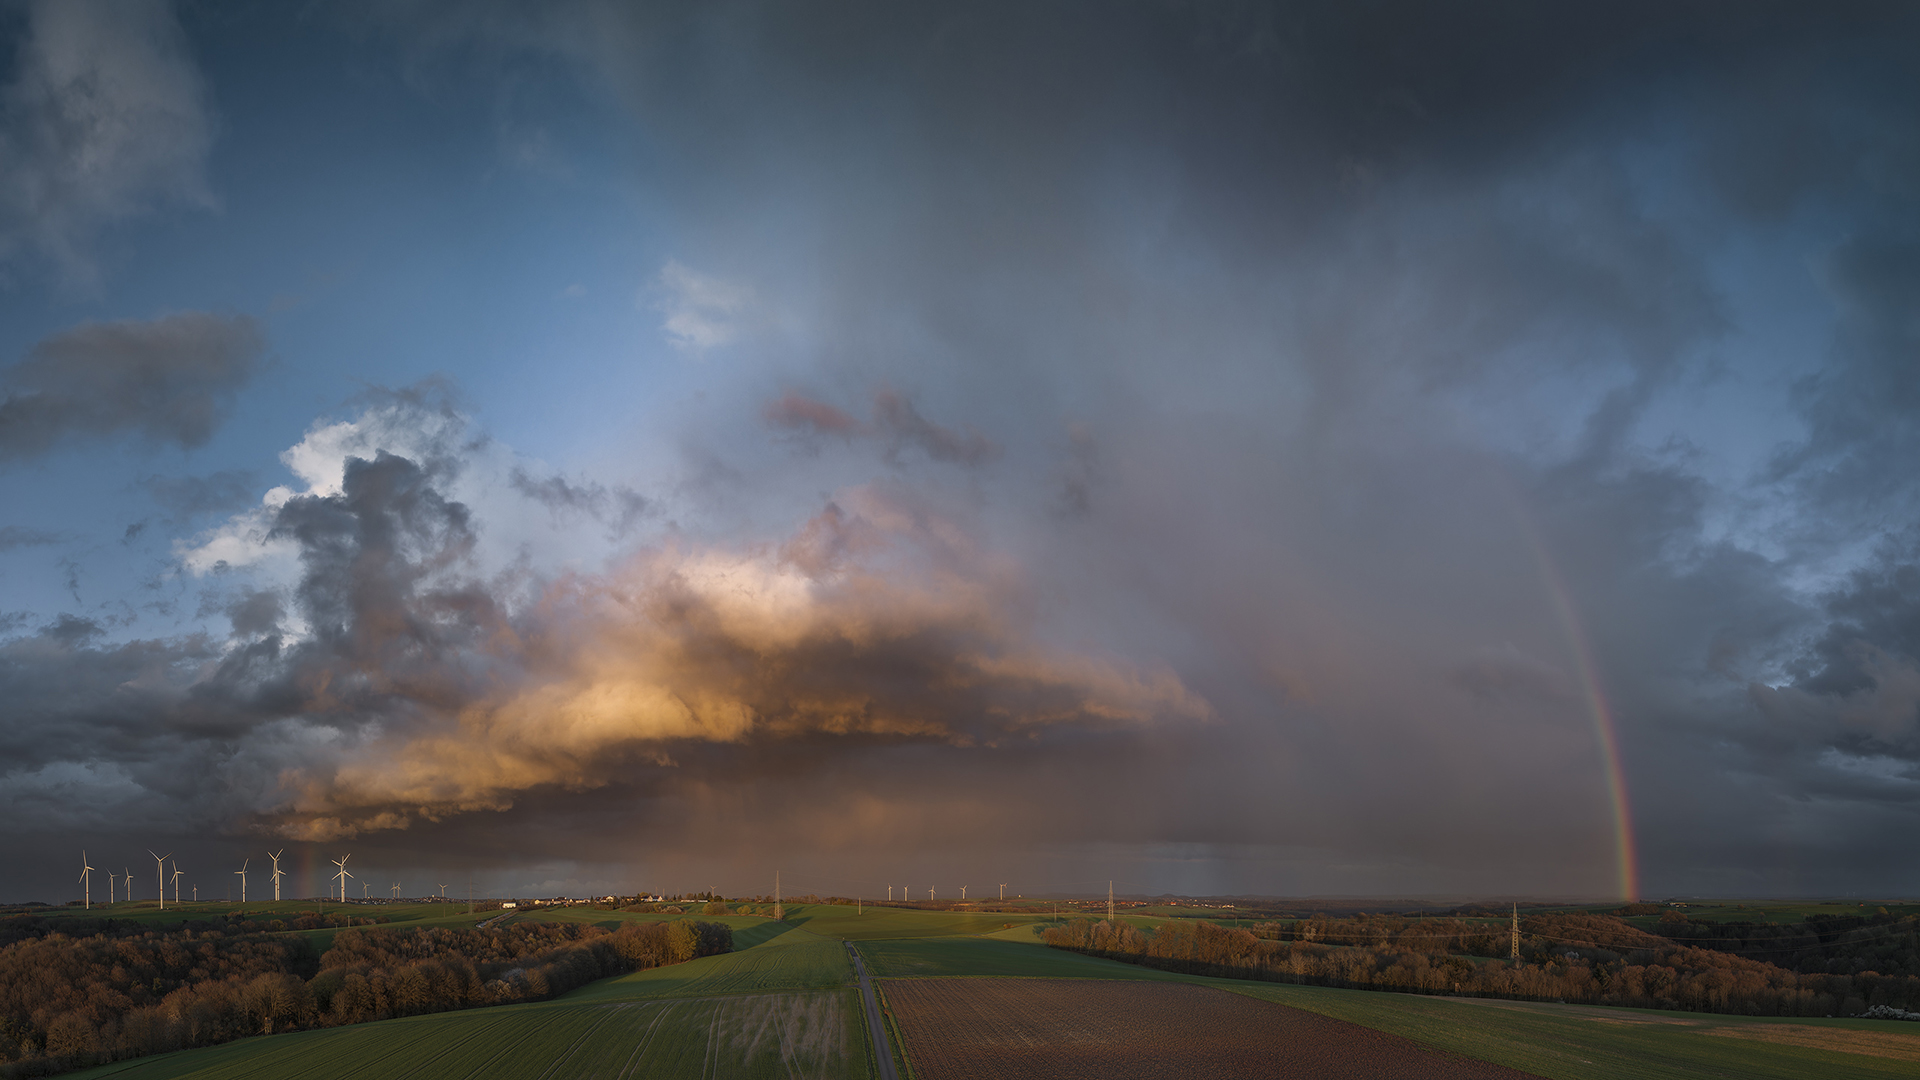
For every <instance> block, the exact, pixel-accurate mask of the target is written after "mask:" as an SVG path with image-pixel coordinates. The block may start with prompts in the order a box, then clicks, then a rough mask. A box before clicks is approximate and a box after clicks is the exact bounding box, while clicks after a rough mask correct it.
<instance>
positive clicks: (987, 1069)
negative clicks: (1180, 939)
mask: <svg viewBox="0 0 1920 1080" xmlns="http://www.w3.org/2000/svg"><path fill="white" fill-rule="evenodd" d="M885 987H886V994H887V1001H888V1004H889V1005H890V1006H891V1007H892V1009H893V1011H894V1015H895V1017H896V1018H897V1019H898V1021H899V1026H900V1031H901V1035H902V1037H903V1038H904V1040H905V1041H906V1044H907V1045H906V1049H907V1057H908V1060H909V1061H911V1062H912V1063H913V1070H914V1072H915V1073H916V1074H917V1075H918V1076H919V1077H920V1078H921V1080H948V1078H953V1080H959V1078H962V1077H965V1078H967V1080H981V1078H988V1080H991V1078H996V1077H1009V1078H1012V1077H1020V1078H1023V1080H1024V1078H1027V1077H1036V1076H1046V1077H1060V1078H1064V1080H1075V1078H1080V1077H1086V1078H1088V1080H1093V1078H1099V1080H1135V1078H1139V1080H1146V1078H1149V1077H1153V1078H1158V1077H1191V1076H1205V1077H1208V1078H1209V1080H1238V1078H1247V1080H1252V1078H1256V1077H1258V1078H1262V1080H1268V1078H1273V1080H1291V1078H1295V1077H1298V1078H1301V1080H1305V1078H1308V1077H1311V1078H1313V1080H1347V1078H1352V1080H1363V1078H1364V1080H1402V1078H1404V1080H1529V1078H1530V1077H1531V1074H1529V1073H1522V1072H1515V1071H1514V1070H1512V1069H1508V1068H1504V1067H1502V1066H1499V1065H1492V1064H1489V1063H1487V1062H1484V1061H1474V1060H1472V1059H1470V1058H1463V1057H1457V1056H1454V1055H1451V1054H1445V1053H1441V1052H1440V1051H1438V1050H1434V1049H1431V1048H1429V1047H1426V1046H1422V1045H1420V1044H1419V1043H1417V1042H1414V1041H1413V1040H1411V1039H1404V1038H1401V1037H1400V1036H1398V1035H1388V1034H1386V1033H1385V1032H1381V1031H1374V1030H1373V1029H1371V1028H1363V1027H1360V1026H1359V1025H1357V1024H1349V1023H1347V1022H1346V1021H1344V1020H1335V1019H1333V1018H1332V1017H1327V1016H1321V1015H1319V1014H1318V1013H1310V1012H1306V1011H1304V1010H1301V1009H1293V1008H1288V1007H1287V1006H1285V1005H1274V1004H1271V1003H1269V1002H1265V1001H1255V1000H1254V999H1252V998H1249V997H1242V996H1241V995H1239V994H1232V993H1228V992H1227V991H1225V990H1217V989H1214V988H1213V987H1210V986H1194V985H1190V984H1184V983H1150V982H1106V981H1100V980H1092V979H890V980H888V981H887V982H886V983H885Z"/></svg>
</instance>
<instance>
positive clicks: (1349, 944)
mask: <svg viewBox="0 0 1920 1080" xmlns="http://www.w3.org/2000/svg"><path fill="white" fill-rule="evenodd" d="M1672 915H1673V917H1671V918H1666V917H1663V919H1662V922H1661V923H1660V924H1659V926H1658V930H1659V932H1658V933H1649V932H1647V931H1645V930H1641V929H1638V928H1636V927H1634V926H1631V925H1629V924H1628V923H1626V922H1624V921H1622V920H1621V919H1619V918H1617V917H1614V916H1610V915H1588V914H1565V913H1542V914H1533V915H1529V916H1527V917H1525V918H1524V919H1522V920H1521V933H1522V946H1521V956H1520V959H1519V961H1518V962H1514V961H1511V960H1507V959H1501V957H1505V956H1506V955H1507V953H1508V952H1509V950H1510V942H1509V937H1508V930H1507V928H1506V927H1502V926H1496V925H1491V924H1488V923H1485V922H1470V921H1467V920H1463V919H1450V918H1428V919H1408V918H1403V917H1400V916H1391V915H1389V916H1366V915H1361V916H1356V917H1353V918H1343V919H1330V918H1309V919H1298V920H1294V921H1291V922H1265V923H1256V924H1254V925H1253V926H1251V927H1224V926H1220V925H1218V924H1216V923H1211V922H1202V921H1198V920H1186V919H1183V920H1179V921H1177V922H1176V921H1169V922H1165V923H1162V924H1161V925H1160V926H1158V927H1156V928H1155V929H1153V930H1151V931H1146V932H1143V931H1141V930H1139V929H1137V928H1135V927H1133V926H1131V925H1128V924H1126V923H1115V922H1106V921H1095V920H1091V919H1077V920H1074V921H1072V922H1067V923H1062V924H1057V925H1054V926H1051V927H1048V928H1047V929H1046V930H1045V931H1043V933H1042V936H1043V939H1044V940H1045V941H1046V943H1047V944H1048V945H1050V946H1053V947H1055V948H1060V949H1071V950H1073V951H1076V952H1084V953H1089V954H1092V955H1096V956H1104V957H1108V958H1111V959H1115V960H1124V961H1127V962H1129V963H1135V964H1143V965H1146V966H1150V967H1157V968H1163V969H1166V970H1170V971H1182V972H1187V973H1191V974H1201V975H1217V976H1225V977H1229V978H1238V979H1264V980H1268V981H1274V982H1290V983H1307V984H1312V985H1317V986H1338V987H1349V988H1355V989H1368V990H1392V991H1402V992H1409V993H1421V994H1461V995H1470V996H1478V997H1502V998H1515V999H1521V1000H1531V1001H1562V1002H1580V1003H1585V1004H1592V1005H1625V1006H1633V1007H1636V1008H1649V1009H1683V1010H1690V1011H1696V1012H1721V1013H1736V1014H1744V1015H1750V1016H1857V1015H1859V1014H1861V1013H1863V1012H1865V1011H1866V1010H1867V1009H1868V1008H1870V1007H1873V1006H1878V1005H1885V1006H1890V1007H1892V1008H1896V1009H1907V1010H1915V1009H1920V971H1916V968H1915V964H1916V958H1917V957H1920V918H1916V917H1914V916H1905V917H1900V918H1893V917H1888V918H1885V919H1878V920H1876V919H1875V918H1868V917H1863V918H1859V919H1846V920H1833V919H1831V918H1829V919H1827V920H1826V921H1815V920H1812V919H1810V920H1808V925H1807V926H1806V927H1803V928H1800V929H1799V930H1798V931H1797V936H1796V935H1790V934H1786V933H1779V934H1775V933H1773V932H1770V931H1769V932H1764V933H1763V932H1760V931H1758V930H1754V929H1751V927H1752V926H1753V924H1738V923H1735V924H1726V923H1690V922H1688V920H1686V918H1685V916H1684V915H1679V914H1678V913H1672ZM1730 926H1731V927H1732V929H1729V927H1730ZM1769 951H1770V952H1771V954H1772V955H1774V956H1776V957H1778V958H1781V959H1786V960H1790V961H1791V962H1792V963H1793V965H1794V966H1793V967H1788V966H1784V965H1783V964H1780V963H1775V962H1772V961H1770V960H1766V959H1758V958H1756V957H1755V956H1752V955H1747V953H1754V952H1758V953H1766V952H1769Z"/></svg>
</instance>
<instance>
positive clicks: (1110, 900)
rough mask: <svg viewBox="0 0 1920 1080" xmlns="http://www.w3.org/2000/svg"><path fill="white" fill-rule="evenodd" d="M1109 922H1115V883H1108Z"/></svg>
mask: <svg viewBox="0 0 1920 1080" xmlns="http://www.w3.org/2000/svg"><path fill="white" fill-rule="evenodd" d="M1107 921H1108V922H1112V921H1113V882H1111V881H1109V882H1107Z"/></svg>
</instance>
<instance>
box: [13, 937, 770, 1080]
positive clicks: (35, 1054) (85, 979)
mask: <svg viewBox="0 0 1920 1080" xmlns="http://www.w3.org/2000/svg"><path fill="white" fill-rule="evenodd" d="M732 949H733V931H732V929H731V928H730V927H727V926H725V925H722V924H718V923H708V922H701V921H696V920H690V919H689V920H678V921H674V922H649V923H636V924H629V925H626V926H623V927H621V928H619V929H618V930H614V931H608V930H606V929H604V928H602V927H597V926H590V925H584V924H577V923H571V924H557V923H537V922H518V923H513V924H509V925H507V926H503V927H498V928H496V929H490V930H477V929H475V930H470V929H454V928H446V927H431V928H414V929H397V928H384V927H372V928H352V929H345V930H342V931H340V933H338V934H337V935H335V937H334V939H333V944H332V947H331V948H329V949H328V950H327V951H326V952H325V953H323V954H316V953H315V950H314V948H313V946H312V945H311V944H310V943H309V942H308V940H307V939H306V938H303V937H296V936H292V935H267V934H262V933H257V932H251V931H248V930H245V929H235V930H232V931H229V930H226V929H223V928H220V927H202V928H198V929H182V930H172V931H165V932H162V931H153V930H146V931H142V932H139V933H105V932H103V933H98V934H94V935H92V936H87V937H79V936H73V935H68V934H64V933H42V934H37V935H33V936H27V937H23V938H21V939H20V940H17V941H15V943H14V944H12V945H9V946H6V947H4V948H0V1077H4V1078H7V1080H11V1078H14V1077H27V1076H44V1075H49V1074H51V1073H56V1072H62V1071H65V1070H68V1069H73V1068H82V1067H86V1066H91V1065H98V1064H103V1063H106V1062H111V1061H120V1060H124V1059H127V1058H134V1057H141V1056H143V1055H146V1054H156V1053H164V1052H166V1051H170V1050H180V1049H185V1048H188V1047H195V1046H211V1045H214V1044H216V1043H222V1042H227V1041H229V1040H232V1039H237V1038H242V1037H245V1036H248V1035H260V1034H273V1033H274V1032H277V1031H291V1030H298V1029H302V1028H311V1027H334V1026H339V1025H343V1024H356V1023H361V1022H363V1021H367V1020H384V1019H387V1018H389V1017H395V1016H416V1015H420V1014H422V1013H431V1012H444V1011H448V1010H452V1009H468V1008H476V1007H481V1006H487V1005H504V1004H510V1003H513V1002H521V1001H538V1000H541V999H544V998H549V997H554V996H558V995H560V994H564V993H566V992H567V991H569V990H573V989H576V988H578V987H580V986H583V985H585V984H586V983H589V982H592V981H594V980H596V979H602V978H606V977H608V976H610V975H620V974H625V973H627V972H631V971H638V970H641V969H643V968H651V967H659V966H663V965H666V964H677V963H682V962H685V961H687V960H691V959H694V958H695V957H699V956H709V955H712V954H715V953H723V952H730V951H732Z"/></svg>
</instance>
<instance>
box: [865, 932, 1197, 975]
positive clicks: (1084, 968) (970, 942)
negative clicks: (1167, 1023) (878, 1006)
mask: <svg viewBox="0 0 1920 1080" xmlns="http://www.w3.org/2000/svg"><path fill="white" fill-rule="evenodd" d="M860 955H862V956H864V957H866V959H867V968H868V970H869V971H870V972H871V973H872V974H873V975H874V976H875V977H876V978H884V979H912V978H929V977H943V976H945V977H955V976H959V977H965V976H974V977H979V976H987V977H999V978H1036V979H1158V980H1166V979H1172V980H1180V981H1191V980H1188V979H1187V977H1186V976H1183V975H1176V974H1173V973H1170V972H1165V971H1156V970H1154V969H1153V968H1146V967H1141V966H1139V965H1137V964H1123V963H1120V962H1119V961H1117V960H1102V959H1100V958H1099V957H1096V956H1082V955H1081V954H1079V953H1071V952H1063V951H1062V950H1059V949H1049V948H1045V947H1044V946H1035V945H1024V944H1020V943H1018V942H1012V941H1001V940H995V939H993V938H956V937H945V938H906V939H896V940H889V941H868V942H863V943H861V945H860Z"/></svg>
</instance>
